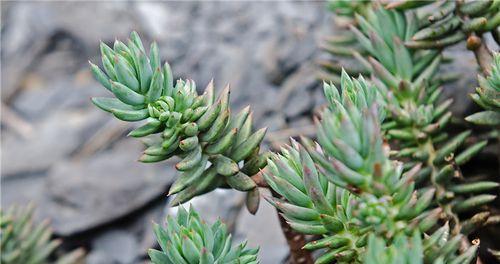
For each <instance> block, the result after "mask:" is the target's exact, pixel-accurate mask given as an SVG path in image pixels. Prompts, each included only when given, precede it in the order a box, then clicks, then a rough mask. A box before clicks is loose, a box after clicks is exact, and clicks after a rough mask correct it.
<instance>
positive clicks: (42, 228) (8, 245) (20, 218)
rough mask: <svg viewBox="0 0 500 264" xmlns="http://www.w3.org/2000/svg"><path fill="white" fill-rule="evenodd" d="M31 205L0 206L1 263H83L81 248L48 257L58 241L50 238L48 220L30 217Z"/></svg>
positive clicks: (56, 246)
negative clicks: (58, 255) (36, 220)
mask: <svg viewBox="0 0 500 264" xmlns="http://www.w3.org/2000/svg"><path fill="white" fill-rule="evenodd" d="M33 210H34V207H33V206H32V205H29V206H26V207H17V206H12V207H10V208H9V209H8V210H7V211H6V212H4V211H3V210H0V227H1V232H0V238H1V254H0V255H1V256H0V262H1V263H4V264H20V263H26V264H28V263H29V264H46V263H54V264H76V263H83V258H84V252H83V251H82V250H79V249H77V250H75V251H73V252H70V253H68V254H66V255H63V256H60V257H59V258H57V260H55V261H51V258H50V257H51V255H52V254H53V253H54V252H55V251H56V249H57V248H58V247H59V245H60V244H61V240H58V239H52V230H51V228H50V226H49V222H48V221H44V222H43V223H41V224H36V223H34V221H33Z"/></svg>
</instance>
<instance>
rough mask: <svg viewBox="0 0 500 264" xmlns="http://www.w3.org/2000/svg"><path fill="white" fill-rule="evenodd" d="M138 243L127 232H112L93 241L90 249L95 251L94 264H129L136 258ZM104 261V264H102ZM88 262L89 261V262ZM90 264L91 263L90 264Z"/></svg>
mask: <svg viewBox="0 0 500 264" xmlns="http://www.w3.org/2000/svg"><path fill="white" fill-rule="evenodd" d="M138 246H139V245H138V242H137V240H136V238H135V237H134V236H133V235H132V234H130V233H129V232H126V231H123V230H113V231H110V232H107V233H105V234H103V235H102V236H100V237H98V238H96V239H95V241H94V242H93V243H92V247H93V248H96V249H97V252H99V253H98V256H99V257H98V258H97V257H96V261H95V262H94V263H95V264H100V263H103V264H104V263H116V264H131V263H134V260H136V258H137V257H138V251H137V249H138ZM103 259H105V260H106V262H102V260H103ZM89 262H90V261H89ZM90 264H92V262H91V263H90Z"/></svg>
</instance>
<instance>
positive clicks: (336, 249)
mask: <svg viewBox="0 0 500 264" xmlns="http://www.w3.org/2000/svg"><path fill="white" fill-rule="evenodd" d="M341 83H342V88H343V89H342V92H341V93H339V92H338V91H337V89H336V88H335V86H333V85H327V84H325V94H326V97H327V99H328V102H329V108H327V109H325V110H324V112H323V113H322V115H321V120H318V121H317V129H318V135H317V136H318V137H317V138H318V142H317V143H314V142H313V141H311V140H309V139H307V138H303V139H302V142H303V146H302V145H300V144H298V143H296V142H294V141H292V146H287V147H284V148H283V149H282V150H281V154H275V155H273V156H272V158H271V159H270V160H269V161H268V170H269V173H264V176H265V179H266V180H267V182H268V183H269V185H270V187H271V188H272V189H273V190H275V191H276V192H278V193H279V194H281V195H282V196H283V199H281V200H280V199H275V198H268V200H269V201H270V203H271V204H273V205H274V206H275V207H276V208H278V209H279V210H280V211H281V212H282V213H283V216H284V217H285V219H287V221H288V222H289V224H290V226H291V227H292V228H294V229H295V230H297V231H299V232H301V233H305V234H314V235H322V236H323V237H324V238H322V239H320V240H316V241H313V242H310V243H309V244H307V245H305V248H306V249H311V250H315V249H320V248H323V249H327V251H326V252H325V253H324V254H323V255H321V256H320V257H319V258H318V259H317V260H316V263H331V262H332V261H336V263H362V262H363V260H365V261H364V263H370V262H367V260H368V259H369V258H370V257H369V256H371V255H370V254H372V252H371V250H373V249H371V248H370V247H371V246H372V247H375V248H377V247H380V245H379V244H380V243H379V242H377V241H380V240H381V239H382V240H383V243H384V244H383V247H386V246H387V247H389V248H393V249H392V250H395V248H396V247H398V245H399V244H401V243H403V242H402V241H406V240H405V239H407V238H406V237H407V236H408V234H413V235H412V236H413V238H412V240H415V241H420V240H424V244H425V248H424V247H423V246H421V247H420V249H418V248H417V251H415V250H413V249H412V250H408V254H410V253H411V254H415V255H417V256H419V257H420V258H421V259H425V260H426V263H427V262H428V263H432V261H428V260H433V259H441V260H442V261H446V263H451V262H453V261H456V262H455V263H467V262H460V261H459V260H464V259H471V258H473V257H474V256H475V252H476V248H474V249H473V250H469V251H468V252H467V253H465V252H464V253H463V254H459V253H458V252H457V250H458V246H459V242H460V241H461V239H462V238H463V236H462V235H460V234H450V233H449V226H448V225H447V224H446V225H444V226H442V227H441V228H437V227H439V221H440V217H441V213H442V209H441V208H433V206H432V203H433V198H434V192H435V189H434V188H433V187H426V188H422V189H416V188H415V181H414V177H415V176H416V175H417V173H418V171H419V170H420V165H417V166H414V167H413V168H412V169H411V170H409V171H407V172H406V173H403V166H402V164H401V163H400V162H397V161H393V160H390V159H389V152H388V146H387V145H385V144H384V141H383V136H382V131H381V128H380V122H381V121H382V120H383V116H384V113H383V112H382V111H379V110H377V106H376V102H377V100H376V98H378V97H377V96H376V91H375V90H374V89H370V87H371V86H370V85H368V84H367V83H366V82H365V81H364V80H363V78H362V77H360V78H359V79H358V80H355V79H354V80H353V79H351V78H350V77H348V76H347V74H345V73H344V74H343V75H342V78H341ZM436 229H437V231H434V230H436ZM433 231H434V232H433ZM427 233H428V237H429V238H428V237H426V236H427ZM424 234H426V235H425V236H424ZM448 236H449V237H448ZM369 237H370V238H369ZM430 237H432V239H430ZM436 237H439V238H443V239H444V240H443V241H441V242H439V243H438V242H437V240H435V238H436ZM368 241H372V243H371V244H373V245H371V246H370V244H368V246H367V243H368ZM419 243H421V242H419ZM377 250H378V249H377ZM378 252H379V254H380V251H378ZM398 253H402V252H398ZM391 254H393V253H389V254H388V256H387V261H392V263H405V262H397V261H400V260H401V258H402V257H404V254H403V253H402V255H401V256H399V255H398V256H397V258H395V256H393V255H391ZM411 254H410V255H411ZM410 255H408V256H410ZM392 258H395V259H392ZM394 261H396V262H394ZM411 261H416V262H408V263H419V262H418V259H413V258H411ZM420 262H422V260H420ZM387 263H391V262H387Z"/></svg>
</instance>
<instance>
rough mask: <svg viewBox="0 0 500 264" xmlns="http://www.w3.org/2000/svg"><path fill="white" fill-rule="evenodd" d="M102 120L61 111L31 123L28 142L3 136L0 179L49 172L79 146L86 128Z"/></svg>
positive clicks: (10, 136) (7, 135) (77, 112)
mask: <svg viewBox="0 0 500 264" xmlns="http://www.w3.org/2000/svg"><path fill="white" fill-rule="evenodd" d="M103 116H104V115H103V114H102V113H98V112H92V113H89V112H87V111H82V110H75V109H73V110H68V111H61V112H57V113H55V114H54V115H51V116H48V117H47V118H44V119H41V120H38V122H36V123H32V124H33V127H34V130H35V131H36V132H35V133H34V134H33V135H31V137H30V138H27V139H26V138H21V137H19V136H17V135H15V134H13V133H6V134H5V135H3V136H2V158H1V159H2V177H10V176H15V175H16V174H20V173H24V174H26V173H34V172H40V171H44V170H47V169H49V168H50V167H51V166H52V165H53V164H54V163H56V162H58V161H60V160H63V159H64V157H66V156H68V155H70V154H71V153H72V152H73V151H74V150H75V149H76V148H77V147H78V146H79V145H80V144H81V140H83V139H85V137H83V134H85V132H86V131H87V130H88V129H89V128H90V127H93V126H96V125H97V124H102V123H103V121H104V120H103V119H102V117H103Z"/></svg>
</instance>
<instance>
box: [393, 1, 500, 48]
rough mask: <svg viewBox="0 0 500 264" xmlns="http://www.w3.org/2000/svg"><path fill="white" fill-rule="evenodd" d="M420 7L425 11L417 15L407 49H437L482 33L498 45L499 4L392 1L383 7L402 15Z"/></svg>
mask: <svg viewBox="0 0 500 264" xmlns="http://www.w3.org/2000/svg"><path fill="white" fill-rule="evenodd" d="M422 6H426V8H427V10H426V11H423V12H420V15H419V17H418V26H419V30H418V31H417V32H415V34H414V35H413V36H412V38H411V40H408V41H407V42H406V43H405V44H406V46H407V47H410V48H420V49H421V48H425V49H429V48H433V49H434V48H435V49H440V48H444V47H446V46H450V45H453V44H455V43H457V42H460V41H462V40H465V39H466V38H467V36H468V35H470V34H471V33H475V34H479V35H480V34H483V33H485V32H491V33H492V34H493V36H494V38H495V40H496V41H497V43H499V44H500V39H499V36H500V2H499V1H496V0H468V1H414V0H404V1H394V2H392V3H389V4H388V5H387V6H386V7H387V8H389V9H397V10H402V11H404V10H409V9H413V8H420V7H422ZM429 6H430V8H429ZM468 45H471V43H468Z"/></svg>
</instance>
